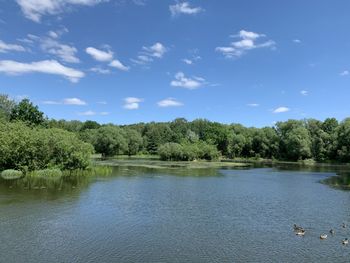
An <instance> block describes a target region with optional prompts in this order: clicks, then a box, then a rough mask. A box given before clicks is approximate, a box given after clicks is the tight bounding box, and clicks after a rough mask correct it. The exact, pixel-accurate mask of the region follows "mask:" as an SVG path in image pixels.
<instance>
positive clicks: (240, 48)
mask: <svg viewBox="0 0 350 263" xmlns="http://www.w3.org/2000/svg"><path fill="white" fill-rule="evenodd" d="M232 37H234V38H240V39H239V40H237V41H234V42H231V44H230V46H224V47H217V48H216V49H215V50H216V51H217V52H220V53H222V54H223V55H224V56H225V57H226V58H234V57H240V56H242V55H244V54H245V53H247V52H248V51H249V50H253V49H257V48H275V46H276V43H275V42H274V41H273V40H266V41H258V40H259V39H261V38H265V37H266V35H264V34H258V33H255V32H249V31H245V30H241V31H239V33H238V34H237V35H233V36H232Z"/></svg>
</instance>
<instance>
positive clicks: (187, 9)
mask: <svg viewBox="0 0 350 263" xmlns="http://www.w3.org/2000/svg"><path fill="white" fill-rule="evenodd" d="M169 10H170V12H171V15H172V16H177V15H180V14H186V15H195V14H198V13H200V12H202V11H204V9H203V8H201V7H191V5H190V3H189V2H182V3H176V4H174V5H170V6H169Z"/></svg>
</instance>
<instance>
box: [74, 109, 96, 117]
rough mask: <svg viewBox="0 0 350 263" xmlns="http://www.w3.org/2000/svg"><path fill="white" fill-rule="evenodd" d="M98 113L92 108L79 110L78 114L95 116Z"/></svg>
mask: <svg viewBox="0 0 350 263" xmlns="http://www.w3.org/2000/svg"><path fill="white" fill-rule="evenodd" d="M96 114H97V113H96V112H94V111H92V110H88V111H83V112H78V115H80V116H95V115H96Z"/></svg>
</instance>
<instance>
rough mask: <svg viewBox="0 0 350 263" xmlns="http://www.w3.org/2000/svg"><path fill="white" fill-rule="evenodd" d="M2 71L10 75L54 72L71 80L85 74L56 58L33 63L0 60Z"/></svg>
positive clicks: (76, 80) (75, 79) (78, 78)
mask: <svg viewBox="0 0 350 263" xmlns="http://www.w3.org/2000/svg"><path fill="white" fill-rule="evenodd" d="M0 72H3V73H5V74H8V75H22V74H25V73H44V74H53V75H59V76H62V77H65V78H66V79H68V80H70V81H71V82H78V81H79V80H80V79H81V78H83V77H84V76H85V74H84V72H82V71H79V70H76V69H73V68H69V67H66V66H63V65H62V64H60V63H59V62H57V61H56V60H42V61H36V62H31V63H22V62H17V61H13V60H0Z"/></svg>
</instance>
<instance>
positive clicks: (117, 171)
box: [0, 163, 350, 194]
mask: <svg viewBox="0 0 350 263" xmlns="http://www.w3.org/2000/svg"><path fill="white" fill-rule="evenodd" d="M254 168H274V169H277V170H280V171H303V172H305V171H306V172H322V173H330V177H327V178H325V179H324V180H322V181H321V183H324V184H326V185H329V186H331V187H336V188H340V189H344V190H350V168H349V166H346V165H324V164H317V165H304V164H298V163H268V164H266V163H265V164H262V163H252V164H251V165H250V166H249V167H230V166H223V167H217V166H215V167H209V166H208V167H205V168H203V167H202V168H196V167H195V168H193V167H191V168H188V167H185V166H179V165H178V164H176V165H174V167H173V166H171V165H167V166H163V167H162V166H157V167H154V166H144V165H142V166H137V165H131V166H128V165H125V166H112V170H111V172H110V173H109V174H108V175H106V174H104V175H99V174H94V175H70V176H61V177H49V178H43V177H33V176H27V177H23V178H20V179H15V180H5V179H2V178H1V177H0V191H1V192H11V191H37V192H39V191H40V192H47V193H50V194H51V193H53V194H63V193H64V192H71V191H77V190H78V189H80V190H81V189H84V188H87V187H88V186H89V185H90V184H91V183H93V182H95V181H97V180H111V179H113V178H116V177H137V176H143V177H158V176H164V175H170V176H178V177H221V176H224V174H223V173H222V171H223V170H232V169H235V170H236V169H239V170H246V169H254ZM331 174H336V175H334V176H331Z"/></svg>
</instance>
